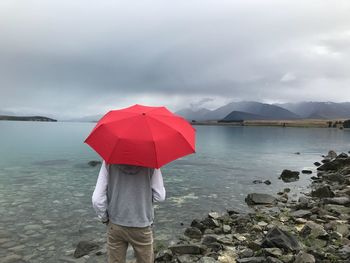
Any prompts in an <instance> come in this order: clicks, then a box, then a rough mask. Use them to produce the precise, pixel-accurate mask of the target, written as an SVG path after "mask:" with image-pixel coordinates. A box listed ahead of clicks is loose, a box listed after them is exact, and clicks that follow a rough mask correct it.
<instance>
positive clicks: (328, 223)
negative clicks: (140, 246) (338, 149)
mask: <svg viewBox="0 0 350 263" xmlns="http://www.w3.org/2000/svg"><path fill="white" fill-rule="evenodd" d="M322 163H323V164H321V163H318V162H315V163H314V164H315V165H316V166H318V168H317V171H318V172H317V176H312V177H311V179H312V180H313V181H312V183H311V191H310V192H309V193H306V194H305V195H304V196H302V197H300V198H299V200H298V201H297V202H295V201H289V198H288V193H289V190H288V189H289V188H285V189H284V191H283V192H278V193H277V195H276V196H272V195H268V194H263V193H252V194H249V195H248V196H247V198H246V203H247V204H248V205H249V206H250V207H252V208H254V212H253V213H245V214H242V213H239V212H237V211H234V210H229V211H227V212H226V213H224V214H219V213H217V212H209V214H208V216H207V217H206V218H203V219H194V220H193V221H192V222H191V226H190V227H188V228H187V229H186V230H185V232H184V236H183V237H182V238H180V240H179V241H178V242H177V244H175V245H172V246H169V247H168V248H167V249H165V250H161V251H159V252H158V253H157V256H156V260H155V262H159V263H166V262H202V263H206V262H207V263H210V262H222V263H235V262H238V263H259V262H261V263H263V262H268V263H281V262H283V263H292V262H297V263H312V262H325V263H326V262H349V261H350V240H349V238H350V235H349V234H350V224H349V223H350V198H349V195H350V157H348V155H347V154H345V153H342V154H340V155H336V154H335V152H334V151H330V152H329V153H328V155H327V156H325V158H324V159H323V160H322ZM285 171H286V170H284V171H283V172H282V174H281V179H283V181H285V182H293V181H295V180H298V178H299V177H298V176H299V172H296V171H288V172H285ZM304 173H305V174H308V173H309V171H303V174H304ZM286 186H287V184H286ZM174 260H175V261H174ZM176 260H177V261H176Z"/></svg>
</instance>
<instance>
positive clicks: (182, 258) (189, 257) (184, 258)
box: [177, 255, 198, 263]
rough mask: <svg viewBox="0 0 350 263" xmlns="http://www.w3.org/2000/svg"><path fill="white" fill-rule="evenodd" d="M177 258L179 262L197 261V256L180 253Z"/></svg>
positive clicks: (190, 262)
mask: <svg viewBox="0 0 350 263" xmlns="http://www.w3.org/2000/svg"><path fill="white" fill-rule="evenodd" d="M177 260H178V262H180V263H192V262H197V260H198V257H196V256H193V255H180V256H178V257H177Z"/></svg>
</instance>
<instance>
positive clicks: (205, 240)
mask: <svg viewBox="0 0 350 263" xmlns="http://www.w3.org/2000/svg"><path fill="white" fill-rule="evenodd" d="M215 242H218V239H217V236H214V235H208V236H204V237H203V239H202V244H203V245H209V244H211V243H215Z"/></svg>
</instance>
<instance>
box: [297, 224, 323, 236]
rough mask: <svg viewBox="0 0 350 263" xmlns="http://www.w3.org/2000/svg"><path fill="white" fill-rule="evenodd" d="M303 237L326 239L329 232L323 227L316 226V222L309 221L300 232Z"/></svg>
mask: <svg viewBox="0 0 350 263" xmlns="http://www.w3.org/2000/svg"><path fill="white" fill-rule="evenodd" d="M300 235H301V236H302V237H309V236H310V237H314V238H324V237H326V236H328V233H327V231H326V230H325V229H324V228H323V226H322V225H319V224H316V223H315V222H312V221H308V222H307V223H306V224H305V225H304V227H303V228H302V229H301V231H300Z"/></svg>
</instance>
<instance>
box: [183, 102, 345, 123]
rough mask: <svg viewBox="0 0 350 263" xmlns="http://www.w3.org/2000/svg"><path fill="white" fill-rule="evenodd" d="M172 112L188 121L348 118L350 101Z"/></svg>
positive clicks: (239, 104)
mask: <svg viewBox="0 0 350 263" xmlns="http://www.w3.org/2000/svg"><path fill="white" fill-rule="evenodd" d="M176 114H178V115H180V116H182V117H184V118H185V119H188V120H196V121H211V120H225V121H237V120H296V119H346V118H350V102H344V103H335V102H298V103H282V104H267V103H261V102H256V101H241V102H231V103H228V104H226V105H224V106H222V107H219V108H217V109H215V110H208V109H206V108H199V109H193V108H186V109H182V110H179V111H177V112H176Z"/></svg>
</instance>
